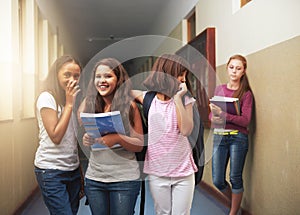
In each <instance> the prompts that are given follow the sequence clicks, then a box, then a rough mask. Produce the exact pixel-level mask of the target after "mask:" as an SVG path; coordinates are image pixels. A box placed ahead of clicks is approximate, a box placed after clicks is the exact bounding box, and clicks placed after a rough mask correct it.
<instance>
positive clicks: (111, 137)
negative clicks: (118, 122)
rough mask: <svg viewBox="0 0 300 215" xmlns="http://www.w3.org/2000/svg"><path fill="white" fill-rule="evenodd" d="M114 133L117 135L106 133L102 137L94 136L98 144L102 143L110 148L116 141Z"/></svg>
mask: <svg viewBox="0 0 300 215" xmlns="http://www.w3.org/2000/svg"><path fill="white" fill-rule="evenodd" d="M116 135H118V134H107V135H105V136H103V137H99V138H96V141H97V142H98V143H99V144H102V145H104V146H107V147H109V148H111V147H113V146H114V145H115V144H116V141H115V137H116Z"/></svg>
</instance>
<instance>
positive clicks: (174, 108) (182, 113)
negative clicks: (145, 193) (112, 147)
mask: <svg viewBox="0 0 300 215" xmlns="http://www.w3.org/2000/svg"><path fill="white" fill-rule="evenodd" d="M188 72H189V65H188V63H187V62H186V61H185V60H184V59H182V58H181V57H179V56H177V55H166V54H165V55H162V56H161V57H159V58H158V59H157V60H156V62H155V63H154V65H153V67H152V72H151V74H150V75H149V77H147V79H146V80H145V81H144V83H143V84H144V85H145V86H146V88H147V89H148V90H149V91H155V92H156V96H155V97H154V99H153V101H152V103H151V106H150V109H149V114H148V149H147V153H146V158H145V164H144V172H145V173H147V174H148V175H149V176H148V178H149V187H150V192H151V195H152V197H153V200H154V205H155V210H156V214H157V215H160V214H172V215H176V214H181V215H182V214H190V209H191V205H192V199H193V194H194V180H195V179H194V172H195V171H197V167H196V165H195V163H194V160H193V156H192V148H191V146H190V143H189V141H188V138H187V136H188V135H189V134H190V133H191V132H192V129H193V126H194V125H193V104H194V102H195V99H194V98H192V97H188V96H185V94H186V93H187V92H188V90H189V89H190V83H189V81H188V79H187V75H188ZM143 95H145V94H143ZM143 95H141V96H139V97H138V98H137V100H139V101H140V102H141V103H142V102H143V98H144V96H143ZM182 98H184V99H182ZM182 101H184V102H182Z"/></svg>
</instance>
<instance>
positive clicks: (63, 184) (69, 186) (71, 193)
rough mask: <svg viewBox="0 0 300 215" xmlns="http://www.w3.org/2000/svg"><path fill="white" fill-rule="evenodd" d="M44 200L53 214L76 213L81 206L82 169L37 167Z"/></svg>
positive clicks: (36, 173)
mask: <svg viewBox="0 0 300 215" xmlns="http://www.w3.org/2000/svg"><path fill="white" fill-rule="evenodd" d="M34 171H35V175H36V179H37V182H38V184H39V186H40V189H41V192H42V195H43V199H44V202H45V204H46V206H47V208H48V210H49V212H50V214H51V215H54V214H56V215H75V214H77V211H78V207H79V191H80V186H81V182H80V171H79V168H78V169H76V170H74V171H61V170H56V169H40V168H37V167H35V170H34Z"/></svg>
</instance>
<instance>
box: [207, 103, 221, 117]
mask: <svg viewBox="0 0 300 215" xmlns="http://www.w3.org/2000/svg"><path fill="white" fill-rule="evenodd" d="M209 107H210V110H211V112H212V114H213V116H220V115H221V113H222V109H221V108H220V107H219V106H217V105H215V104H212V103H210V104H209Z"/></svg>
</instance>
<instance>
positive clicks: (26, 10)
mask: <svg viewBox="0 0 300 215" xmlns="http://www.w3.org/2000/svg"><path fill="white" fill-rule="evenodd" d="M19 8H20V9H19V20H20V22H19V30H20V32H19V37H20V39H19V40H20V50H21V52H20V59H21V74H20V77H21V78H22V80H21V84H22V91H21V92H22V113H21V116H22V118H30V117H34V108H33V104H34V102H35V86H36V84H35V71H36V46H37V42H36V41H37V35H36V22H35V18H36V11H35V1H34V0H19ZM18 73H20V71H18Z"/></svg>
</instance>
